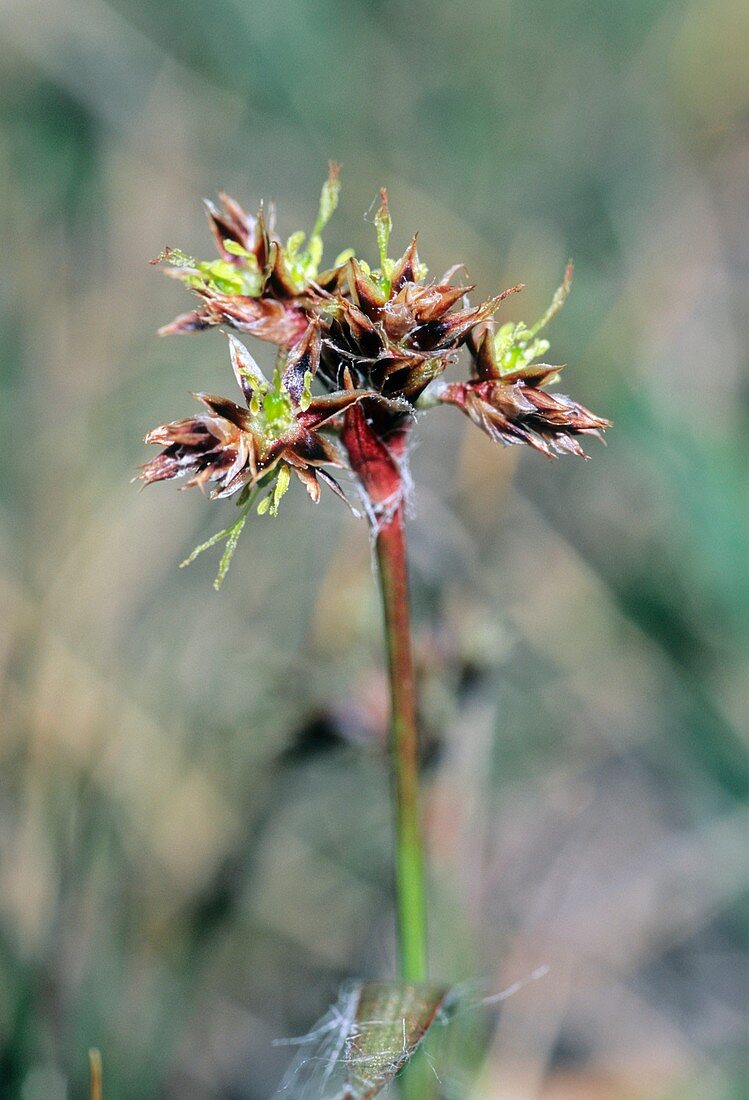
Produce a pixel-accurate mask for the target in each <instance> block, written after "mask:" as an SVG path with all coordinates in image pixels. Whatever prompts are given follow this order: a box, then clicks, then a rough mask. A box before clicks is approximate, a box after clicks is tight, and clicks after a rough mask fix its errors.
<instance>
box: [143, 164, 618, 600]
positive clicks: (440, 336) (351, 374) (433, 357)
mask: <svg viewBox="0 0 749 1100" xmlns="http://www.w3.org/2000/svg"><path fill="white" fill-rule="evenodd" d="M337 201H338V167H337V166H336V165H331V168H330V173H329V176H328V179H327V181H326V183H325V185H324V186H323V189H322V194H321V199H320V210H319V214H318V217H317V220H316V222H315V225H314V227H313V229H312V231H311V233H310V234H309V236H307V235H305V234H304V233H294V234H292V235H291V237H289V238H288V239H287V240H286V242H285V243H282V242H281V241H280V240H279V239H278V237H277V236H276V235H275V231H274V217H273V213H272V212H269V213H268V214H267V215H266V212H265V211H264V209H263V208H262V207H261V208H260V211H259V213H258V215H257V217H251V216H250V215H248V214H246V213H245V211H244V210H243V209H242V207H241V206H240V205H239V204H238V203H237V202H236V201H235V200H234V199H231V198H230V197H229V196H227V195H223V194H222V195H221V206H220V207H218V206H214V205H213V204H212V203H207V204H206V206H207V211H208V218H209V223H210V226H211V231H212V233H213V236H214V239H215V241H216V245H217V248H218V252H219V258H218V259H217V260H213V261H197V260H194V259H193V258H192V257H189V256H186V255H185V254H184V253H182V252H177V251H176V250H173V249H172V250H167V251H166V252H165V253H162V255H161V257H159V259H161V260H164V261H166V263H167V265H168V267H167V270H168V272H169V273H170V274H172V275H173V276H174V277H176V278H178V279H179V280H181V281H182V282H183V283H185V284H186V285H187V286H188V287H189V288H190V289H191V290H192V291H193V292H194V293H196V294H197V295H198V297H199V298H200V300H201V304H200V305H199V307H198V308H197V309H196V310H193V311H192V312H191V313H189V314H184V315H183V316H182V317H179V318H177V320H176V321H175V322H173V323H172V324H171V325H168V326H167V327H166V328H165V329H163V330H162V331H163V332H194V331H198V330H200V329H204V328H209V327H211V326H214V325H218V324H224V325H227V326H229V327H231V328H234V329H238V330H240V331H243V332H246V333H249V334H251V335H253V336H256V337H258V338H259V339H262V340H265V341H267V342H270V343H272V344H275V345H277V347H278V348H279V352H278V359H277V364H276V368H275V372H274V374H273V378H272V380H271V381H270V382H269V381H268V380H267V379H266V378H265V376H264V375H263V374H262V372H261V370H260V368H259V367H258V365H257V363H256V362H255V360H254V359H253V358H252V356H251V355H250V353H249V351H248V350H247V348H245V347H244V345H243V344H241V343H240V342H239V341H238V340H237V339H236V338H235V337H233V336H229V341H230V352H231V362H232V366H233V368H234V373H235V376H236V379H237V381H238V383H239V386H240V389H241V391H242V395H243V398H244V404H242V405H240V404H237V403H236V402H234V401H231V400H229V399H228V398H223V397H215V396H213V395H211V394H205V393H201V394H196V395H195V396H196V397H197V398H198V400H199V401H200V402H201V403H202V404H203V406H204V409H205V411H204V412H202V413H201V414H199V415H196V416H194V417H190V418H187V419H185V420H178V421H175V422H173V423H170V424H165V425H163V426H162V427H159V428H156V429H154V430H153V431H152V432H150V433H149V435H148V436H147V437H146V442H148V443H154V444H158V445H160V446H161V447H162V448H163V449H162V451H161V453H160V454H159V455H157V456H156V458H154V459H152V460H151V461H150V462H148V463H147V464H146V465H145V466H144V467H143V469H142V471H141V473H140V475H139V477H140V479H141V480H142V481H144V482H145V483H146V484H150V483H152V482H154V481H163V480H169V479H172V478H179V477H184V478H186V482H185V485H186V486H191V485H197V486H199V487H200V488H203V489H206V488H209V489H210V495H211V497H212V498H221V497H229V496H235V495H236V496H237V503H238V505H239V506H240V516H239V518H238V519H237V520H236V521H235V522H234V523H233V524H231V525H230V526H229V527H227V528H226V529H225V530H224V531H220V532H219V533H218V534H217V535H215V536H214V537H213V538H212V539H209V540H208V542H207V543H205V544H203V546H200V547H198V548H197V549H196V551H195V552H194V553H193V554H192V555H191V556H190V558H189V559H188V561H191V560H192V558H193V557H194V556H195V554H197V553H200V552H201V551H202V550H204V549H206V548H207V547H208V546H212V545H213V544H214V543H215V542H217V541H220V540H222V539H225V540H226V552H225V554H224V557H223V559H222V564H221V568H220V570H219V577H218V578H217V580H218V581H219V582H220V580H221V579H222V578H223V576H224V574H225V572H226V569H227V568H228V562H229V560H230V559H231V555H232V553H233V552H234V547H235V546H236V541H237V538H238V537H239V533H240V532H241V529H242V526H243V525H244V522H245V519H246V516H247V512H248V510H249V508H250V507H252V506H253V505H255V503H256V502H258V497H259V495H261V494H262V493H265V495H263V496H262V499H259V503H257V510H258V511H259V512H261V513H263V512H269V513H270V514H272V515H275V514H276V513H277V510H278V504H279V501H280V499H281V497H282V496H283V494H284V493H285V492H286V490H287V488H288V486H289V483H290V481H291V475H292V474H295V475H296V476H297V478H298V479H299V480H300V481H301V482H302V484H303V485H304V487H305V488H306V489H307V492H308V493H309V495H310V496H311V498H312V499H313V500H315V501H317V500H318V499H319V496H320V482H321V481H323V482H325V483H326V484H328V485H329V486H330V487H331V489H333V491H334V492H336V493H338V494H339V495H341V496H343V494H342V492H341V490H340V488H339V486H338V484H337V482H336V481H335V480H334V479H333V477H332V476H331V475H330V473H329V468H330V467H338V468H341V467H348V468H349V469H351V470H352V471H353V472H354V474H355V475H356V477H357V479H358V482H359V487H360V489H361V493H362V497H363V499H364V502H365V505H366V510H367V513H368V515H369V517H370V520H371V521H372V524H373V526H374V529H375V530H377V529H378V527H379V525H381V524H384V523H387V522H388V521H389V518H390V517H391V516H392V515H393V514H394V512H395V511H396V510H397V509H399V508H400V507H401V505H402V501H403V496H404V492H405V487H406V486H407V485H408V484H409V477H408V465H407V464H408V451H409V443H410V439H411V428H412V426H413V423H414V421H415V419H416V417H417V415H419V414H420V413H421V412H422V411H423V410H424V409H426V408H429V407H430V406H434V405H436V404H443V405H456V406H457V407H458V408H460V409H461V410H462V411H463V412H464V413H465V414H466V415H467V416H468V417H469V418H470V419H471V420H472V421H473V422H474V423H475V424H477V425H478V426H479V427H480V428H481V429H482V430H483V431H485V432H486V433H487V434H488V435H489V436H490V437H491V438H492V439H493V440H495V441H497V442H499V443H503V444H506V445H516V444H519V443H524V444H527V445H528V446H530V447H533V448H534V449H536V450H539V451H541V452H543V453H544V454H547V455H550V456H551V455H554V454H560V453H565V452H571V453H573V454H578V455H584V451H583V449H582V446H581V444H580V439H581V437H583V436H590V435H595V436H600V434H601V432H602V431H603V430H604V429H605V428H607V427H608V426H609V422H608V421H607V420H605V419H603V418H602V417H599V416H596V415H594V414H593V413H591V412H590V411H589V410H588V409H586V408H585V407H584V406H583V405H580V404H578V403H577V402H576V401H574V400H572V399H571V398H569V397H566V396H564V395H562V394H557V393H552V392H550V391H549V389H548V387H549V386H551V385H553V384H554V383H555V382H556V381H557V380H558V377H559V373H560V371H561V369H562V368H561V367H558V366H552V365H550V364H548V363H546V362H543V361H541V360H542V359H543V357H544V356H545V355H546V353H547V352H548V350H549V344H548V341H547V340H546V339H545V338H543V337H542V336H540V335H539V333H541V331H542V330H543V329H544V328H545V326H546V325H547V324H548V323H549V322H550V321H551V319H552V318H553V317H554V315H555V314H556V313H557V311H558V310H559V309H560V308H561V306H562V305H563V303H564V301H565V299H566V297H567V294H568V293H569V289H570V283H571V278H572V268H571V266H569V267H568V269H567V271H566V273H565V277H564V280H563V282H562V285H561V286H560V287H559V288H558V290H557V292H556V294H555V295H554V298H553V301H552V303H551V305H550V307H549V309H548V310H547V311H546V313H545V314H544V315H543V317H541V319H540V320H539V321H538V322H537V323H536V324H535V325H532V326H531V327H527V326H526V325H524V324H516V323H512V322H510V323H505V324H502V325H501V326H499V327H498V328H497V327H496V326H495V324H494V321H493V318H494V314H495V313H496V311H497V309H498V308H499V306H500V305H501V304H502V303H503V302H504V301H505V299H507V298H508V297H509V296H511V295H513V294H515V293H516V292H517V291H519V290H520V289H522V288H521V286H513V287H511V288H510V289H509V290H505V291H503V292H502V293H500V294H498V295H496V296H495V297H492V298H489V299H487V300H486V301H484V302H482V303H480V304H478V305H472V304H471V302H470V301H469V295H470V293H471V292H472V291H473V290H474V287H473V286H471V285H468V286H464V285H460V284H459V283H457V282H455V281H454V279H455V276H456V274H457V273H458V272H459V271H460V270H461V267H462V265H460V264H456V265H455V266H453V267H452V268H450V270H449V271H448V272H446V274H445V275H444V276H443V277H442V278H441V279H436V280H429V279H428V272H427V269H426V267H425V266H424V265H423V264H422V262H421V260H420V259H419V255H418V250H417V240H416V237H413V239H412V240H411V242H410V244H409V245H408V247H407V248H406V250H405V252H404V253H403V255H402V256H401V257H400V258H399V259H391V258H390V256H389V243H390V233H391V228H392V223H391V219H390V211H389V207H388V200H387V193H386V192H385V191H382V192H381V204H380V207H379V210H378V211H377V214H376V215H375V219H374V222H375V230H376V234H377V245H378V253H379V257H378V263H377V265H376V266H374V267H370V266H369V264H367V263H366V262H365V261H364V260H363V259H359V258H357V257H356V256H355V254H354V252H353V250H351V249H349V250H347V251H346V252H344V253H341V255H339V256H338V258H337V259H336V261H335V263H334V265H333V267H332V268H330V269H329V270H328V271H325V272H323V273H321V272H320V270H319V269H320V264H321V259H322V238H321V233H322V230H323V229H324V227H325V225H326V223H327V221H328V219H329V218H330V216H331V214H332V213H333V211H334V209H335V207H336V204H337ZM462 354H463V355H466V356H467V357H468V359H469V361H470V373H469V376H468V378H467V379H465V380H463V381H445V380H443V379H442V378H441V375H442V374H443V373H444V372H445V370H446V369H447V368H448V367H453V366H455V365H456V364H458V362H459V360H460V357H461V355H462ZM313 391H314V392H313ZM585 457H587V456H585ZM344 499H345V498H344Z"/></svg>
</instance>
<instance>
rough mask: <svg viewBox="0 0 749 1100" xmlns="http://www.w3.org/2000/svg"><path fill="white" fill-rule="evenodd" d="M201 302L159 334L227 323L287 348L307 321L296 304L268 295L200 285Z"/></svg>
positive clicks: (180, 332)
mask: <svg viewBox="0 0 749 1100" xmlns="http://www.w3.org/2000/svg"><path fill="white" fill-rule="evenodd" d="M197 293H198V294H199V295H200V297H201V298H202V299H203V302H204V304H203V305H202V306H200V307H199V308H198V309H194V310H192V311H191V312H190V313H182V314H180V316H179V317H177V318H175V320H174V321H172V322H171V324H169V325H164V327H163V328H161V329H159V336H174V335H180V334H182V333H188V332H202V331H203V329H207V328H213V327H214V326H215V325H229V326H230V327H231V328H235V329H237V330H238V331H239V332H246V333H247V334H248V335H250V336H256V337H257V338H258V340H265V341H267V342H268V343H270V344H276V345H278V347H282V348H288V347H291V345H292V344H295V343H296V341H297V340H298V339H299V338H300V336H302V335H303V334H304V333H305V332H306V330H307V325H308V324H309V321H308V318H307V314H306V313H305V311H304V310H303V309H302V308H300V307H299V306H297V305H292V304H286V303H285V302H278V301H274V300H273V299H271V298H250V297H248V296H247V295H241V294H220V293H218V292H216V291H212V290H209V289H208V288H207V287H206V288H201V289H200V290H199V291H198V292H197Z"/></svg>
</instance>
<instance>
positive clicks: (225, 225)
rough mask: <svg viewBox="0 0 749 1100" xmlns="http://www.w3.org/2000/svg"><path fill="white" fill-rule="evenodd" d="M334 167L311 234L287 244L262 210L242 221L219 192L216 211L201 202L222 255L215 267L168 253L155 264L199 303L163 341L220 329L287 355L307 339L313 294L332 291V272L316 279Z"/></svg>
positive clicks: (332, 202) (332, 204) (333, 199)
mask: <svg viewBox="0 0 749 1100" xmlns="http://www.w3.org/2000/svg"><path fill="white" fill-rule="evenodd" d="M339 170H340V169H339V166H338V165H337V164H334V163H332V162H331V164H330V168H329V173H328V178H327V180H326V182H325V184H324V185H323V188H322V192H321V195H320V206H319V210H318V215H317V220H316V222H315V225H314V227H313V229H312V232H311V233H310V234H309V236H307V234H306V233H304V232H302V231H298V232H296V233H292V234H291V236H290V237H289V238H288V239H287V241H286V242H285V243H282V241H281V240H280V239H279V238H278V237H277V236H276V234H275V212H274V211H273V209H271V210H270V212H269V214H268V215H266V213H265V211H264V209H263V207H262V206H261V207H260V210H259V211H258V214H257V216H256V217H253V216H252V215H250V214H247V213H246V212H245V211H244V210H243V209H242V207H241V206H240V204H239V203H238V202H237V201H236V199H233V198H231V196H229V195H227V194H225V193H224V192H221V194H220V195H219V200H220V203H221V206H220V207H219V206H216V205H215V204H214V203H213V202H211V201H210V200H206V202H205V207H206V213H207V215H208V223H209V226H210V229H211V233H212V234H213V238H214V240H215V242H216V247H217V249H218V253H219V259H218V260H207V261H198V260H195V259H194V258H193V257H192V256H188V255H186V253H184V252H182V251H180V250H179V249H174V248H167V249H165V250H164V251H163V252H162V253H161V254H160V255H159V256H157V257H156V259H155V260H153V261H152V263H159V262H164V263H166V264H167V267H166V268H165V271H166V272H167V274H169V275H170V276H172V277H173V278H176V279H179V280H180V281H181V282H183V283H184V284H185V285H186V286H187V287H189V288H190V289H191V290H193V291H194V292H195V294H197V296H198V297H199V298H200V299H201V305H200V306H199V307H198V308H197V309H194V310H191V311H190V312H189V313H183V314H181V315H180V316H179V317H177V318H176V319H175V320H174V321H172V323H171V324H169V325H165V326H164V327H163V328H162V329H161V330H160V334H161V335H171V334H174V333H188V332H200V331H202V330H203V329H206V328H211V327H213V326H214V325H220V324H225V325H229V326H230V327H232V328H236V329H238V330H240V331H241V332H247V333H249V334H251V335H252V336H256V337H258V338H259V339H261V340H267V341H269V342H270V343H272V344H277V345H279V346H280V347H291V345H293V344H294V343H295V342H296V341H297V340H298V339H300V337H301V336H302V335H303V334H304V332H305V330H306V328H307V324H308V321H309V318H308V316H307V313H306V309H307V308H308V307H309V306H310V305H311V303H312V302H313V301H314V300H315V299H316V297H317V293H318V289H319V288H324V287H325V286H327V285H332V284H333V283H334V282H335V280H336V278H337V271H336V268H335V267H334V268H333V269H331V270H330V271H328V272H324V273H322V274H320V273H319V268H320V263H321V260H322V252H323V243H322V231H323V229H324V228H325V226H326V225H327V223H328V221H329V220H330V218H331V216H332V214H333V212H334V210H335V208H336V206H337V205H338V193H339V190H340V184H339V181H338V173H339Z"/></svg>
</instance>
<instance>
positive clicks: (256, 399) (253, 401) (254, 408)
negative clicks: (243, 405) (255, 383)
mask: <svg viewBox="0 0 749 1100" xmlns="http://www.w3.org/2000/svg"><path fill="white" fill-rule="evenodd" d="M261 399H262V394H261V393H260V390H257V389H256V390H253V391H252V397H251V398H250V415H251V416H257V415H258V413H259V412H260V404H261Z"/></svg>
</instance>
